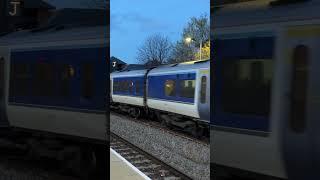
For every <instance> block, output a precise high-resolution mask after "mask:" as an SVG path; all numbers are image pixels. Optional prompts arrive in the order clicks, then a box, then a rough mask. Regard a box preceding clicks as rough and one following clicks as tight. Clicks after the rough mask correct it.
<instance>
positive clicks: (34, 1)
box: [24, 0, 56, 9]
mask: <svg viewBox="0 0 320 180" xmlns="http://www.w3.org/2000/svg"><path fill="white" fill-rule="evenodd" d="M24 8H27V9H55V8H56V7H54V6H52V5H51V4H49V3H47V2H45V1H43V0H26V1H24Z"/></svg>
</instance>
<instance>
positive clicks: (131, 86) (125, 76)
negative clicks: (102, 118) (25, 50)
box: [110, 60, 210, 137]
mask: <svg viewBox="0 0 320 180" xmlns="http://www.w3.org/2000/svg"><path fill="white" fill-rule="evenodd" d="M209 73H210V61H209V60H202V61H190V62H185V63H177V64H169V65H161V66H158V67H154V68H141V69H138V70H137V69H136V70H130V69H126V68H125V69H123V70H120V71H116V72H113V73H111V74H110V87H111V88H110V94H111V96H110V97H111V107H112V108H113V109H115V110H121V111H122V112H126V113H128V114H129V115H131V116H132V117H134V118H139V117H141V116H144V117H148V119H152V120H155V119H156V120H159V121H160V122H161V124H162V125H164V126H169V127H178V128H179V129H182V130H184V131H187V132H190V133H192V134H193V135H195V136H197V137H201V136H203V135H204V134H205V133H206V132H207V134H208V135H209V129H208V127H209V120H210V117H209V116H210V112H209V110H210V74H209Z"/></svg>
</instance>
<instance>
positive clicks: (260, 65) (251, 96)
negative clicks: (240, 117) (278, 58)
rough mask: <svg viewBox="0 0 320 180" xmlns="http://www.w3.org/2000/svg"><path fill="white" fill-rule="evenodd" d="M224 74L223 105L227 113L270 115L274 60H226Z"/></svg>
mask: <svg viewBox="0 0 320 180" xmlns="http://www.w3.org/2000/svg"><path fill="white" fill-rule="evenodd" d="M222 71H223V77H222V82H223V85H222V106H223V110H224V111H225V112H231V113H239V114H251V115H258V116H268V115H269V111H270V90H271V80H272V76H273V61H272V60H270V59H248V60H246V59H241V60H237V61H232V60H225V61H223V65H222Z"/></svg>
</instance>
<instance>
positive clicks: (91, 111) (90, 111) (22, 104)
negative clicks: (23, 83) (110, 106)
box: [9, 103, 106, 114]
mask: <svg viewBox="0 0 320 180" xmlns="http://www.w3.org/2000/svg"><path fill="white" fill-rule="evenodd" d="M9 105H10V106H23V107H31V108H41V109H52V110H62V111H72V112H81V113H92V114H105V113H106V111H101V110H91V109H80V108H70V107H65V106H43V105H38V104H24V103H9Z"/></svg>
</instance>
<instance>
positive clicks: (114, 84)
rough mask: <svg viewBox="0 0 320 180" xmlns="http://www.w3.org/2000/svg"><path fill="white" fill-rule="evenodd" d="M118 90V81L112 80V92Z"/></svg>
mask: <svg viewBox="0 0 320 180" xmlns="http://www.w3.org/2000/svg"><path fill="white" fill-rule="evenodd" d="M117 91H119V81H113V92H117Z"/></svg>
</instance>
